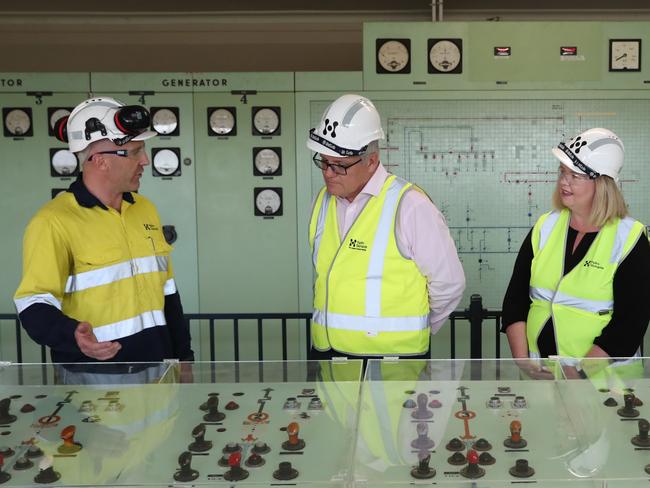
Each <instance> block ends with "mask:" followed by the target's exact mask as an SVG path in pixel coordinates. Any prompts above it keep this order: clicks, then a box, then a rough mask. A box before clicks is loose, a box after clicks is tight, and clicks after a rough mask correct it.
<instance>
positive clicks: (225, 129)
mask: <svg viewBox="0 0 650 488" xmlns="http://www.w3.org/2000/svg"><path fill="white" fill-rule="evenodd" d="M236 113H237V112H236V111H235V107H220V108H209V109H208V135H211V136H234V135H235V134H236V133H237V128H236V124H237V118H236Z"/></svg>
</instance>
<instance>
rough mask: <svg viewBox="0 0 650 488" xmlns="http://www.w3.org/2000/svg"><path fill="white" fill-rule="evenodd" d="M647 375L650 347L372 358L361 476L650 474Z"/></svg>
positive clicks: (561, 479) (359, 449)
mask: <svg viewBox="0 0 650 488" xmlns="http://www.w3.org/2000/svg"><path fill="white" fill-rule="evenodd" d="M648 377H649V375H648V360H647V359H639V360H635V361H617V362H612V361H609V360H583V361H580V362H578V361H568V360H554V361H543V362H537V361H514V360H499V361H496V360H481V361H472V360H432V361H418V360H399V361H386V360H376V361H371V362H369V364H368V367H367V370H366V374H365V382H364V385H363V389H362V395H361V404H360V412H361V415H360V416H359V427H358V436H357V445H356V449H355V467H354V470H353V478H354V480H355V484H356V486H377V485H380V484H382V485H383V484H386V485H392V486H405V487H406V486H413V485H414V484H415V485H419V484H431V483H435V484H436V485H437V486H455V487H458V486H467V487H470V486H472V487H478V486H480V487H502V486H511V485H513V484H522V483H525V484H528V483H533V484H534V485H535V486H539V487H545V486H549V487H550V486H553V487H560V486H580V487H582V486H589V487H591V486H594V487H596V486H598V487H604V486H608V487H612V486H620V487H626V488H627V487H631V486H639V484H638V483H643V484H647V483H648V481H649V478H650V475H649V473H650V438H648V428H650V425H648V422H647V421H645V420H639V419H643V418H644V416H648V415H650V411H646V412H644V409H646V408H650V406H649V407H644V405H643V402H644V401H646V402H647V401H650V391H649V390H648V386H647V384H648V380H647V378H648ZM646 470H647V471H646ZM634 483H637V485H634Z"/></svg>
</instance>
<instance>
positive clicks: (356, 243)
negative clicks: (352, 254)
mask: <svg viewBox="0 0 650 488" xmlns="http://www.w3.org/2000/svg"><path fill="white" fill-rule="evenodd" d="M348 247H349V248H350V249H354V250H355V251H367V250H368V246H367V245H366V243H365V242H363V241H360V240H358V239H350V243H349V244H348Z"/></svg>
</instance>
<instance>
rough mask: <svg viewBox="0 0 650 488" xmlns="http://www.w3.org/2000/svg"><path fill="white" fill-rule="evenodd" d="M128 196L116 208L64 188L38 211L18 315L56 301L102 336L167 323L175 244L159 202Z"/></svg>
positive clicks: (28, 236) (28, 239) (29, 234)
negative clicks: (87, 202)
mask: <svg viewBox="0 0 650 488" xmlns="http://www.w3.org/2000/svg"><path fill="white" fill-rule="evenodd" d="M131 195H132V197H133V199H134V201H133V203H130V202H129V201H127V200H126V199H123V200H122V207H121V212H117V211H116V210H115V209H113V208H110V207H109V208H102V207H101V206H99V205H95V206H92V207H86V206H82V205H80V204H79V203H78V202H77V200H76V199H75V196H74V195H73V194H72V193H71V192H61V193H59V194H58V195H57V196H56V198H54V199H53V200H51V201H50V202H48V203H47V204H46V205H44V206H43V207H42V208H41V209H40V210H39V211H38V212H37V213H36V215H35V216H34V217H33V218H32V220H31V221H30V223H29V224H28V226H27V230H26V231H25V237H24V242H23V278H22V281H21V283H20V286H19V287H18V290H17V291H16V294H15V297H14V303H15V304H16V309H17V310H18V313H21V312H22V311H23V310H25V309H26V308H27V307H29V306H30V305H33V304H36V303H43V304H47V305H52V306H54V307H56V308H58V309H59V310H61V311H62V312H63V313H64V314H65V315H67V316H68V317H71V318H73V319H75V320H78V321H86V322H90V324H92V326H93V332H94V333H95V336H96V337H97V340H99V341H110V340H115V339H119V338H123V337H128V336H131V335H134V334H137V333H138V332H141V331H142V330H144V329H147V328H150V327H156V326H163V325H166V321H165V314H164V305H165V295H171V294H174V293H176V284H175V282H174V278H173V272H172V266H171V259H170V256H169V253H170V251H171V246H170V245H169V244H167V242H166V241H165V239H164V237H163V233H162V227H161V224H160V218H159V216H158V212H157V211H156V209H155V207H154V205H153V204H152V203H151V202H150V201H149V200H148V199H146V198H145V197H143V196H141V195H138V194H136V193H132V194H131Z"/></svg>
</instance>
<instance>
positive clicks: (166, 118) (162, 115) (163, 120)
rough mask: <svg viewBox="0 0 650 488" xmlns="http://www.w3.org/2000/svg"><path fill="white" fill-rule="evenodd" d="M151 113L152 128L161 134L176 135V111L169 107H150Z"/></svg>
mask: <svg viewBox="0 0 650 488" xmlns="http://www.w3.org/2000/svg"><path fill="white" fill-rule="evenodd" d="M176 110H178V109H176ZM151 114H152V115H151V127H152V128H153V130H155V131H156V132H157V133H158V134H160V135H161V136H169V135H177V133H178V132H177V129H178V112H176V111H174V110H173V109H171V108H157V109H156V108H152V109H151Z"/></svg>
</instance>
